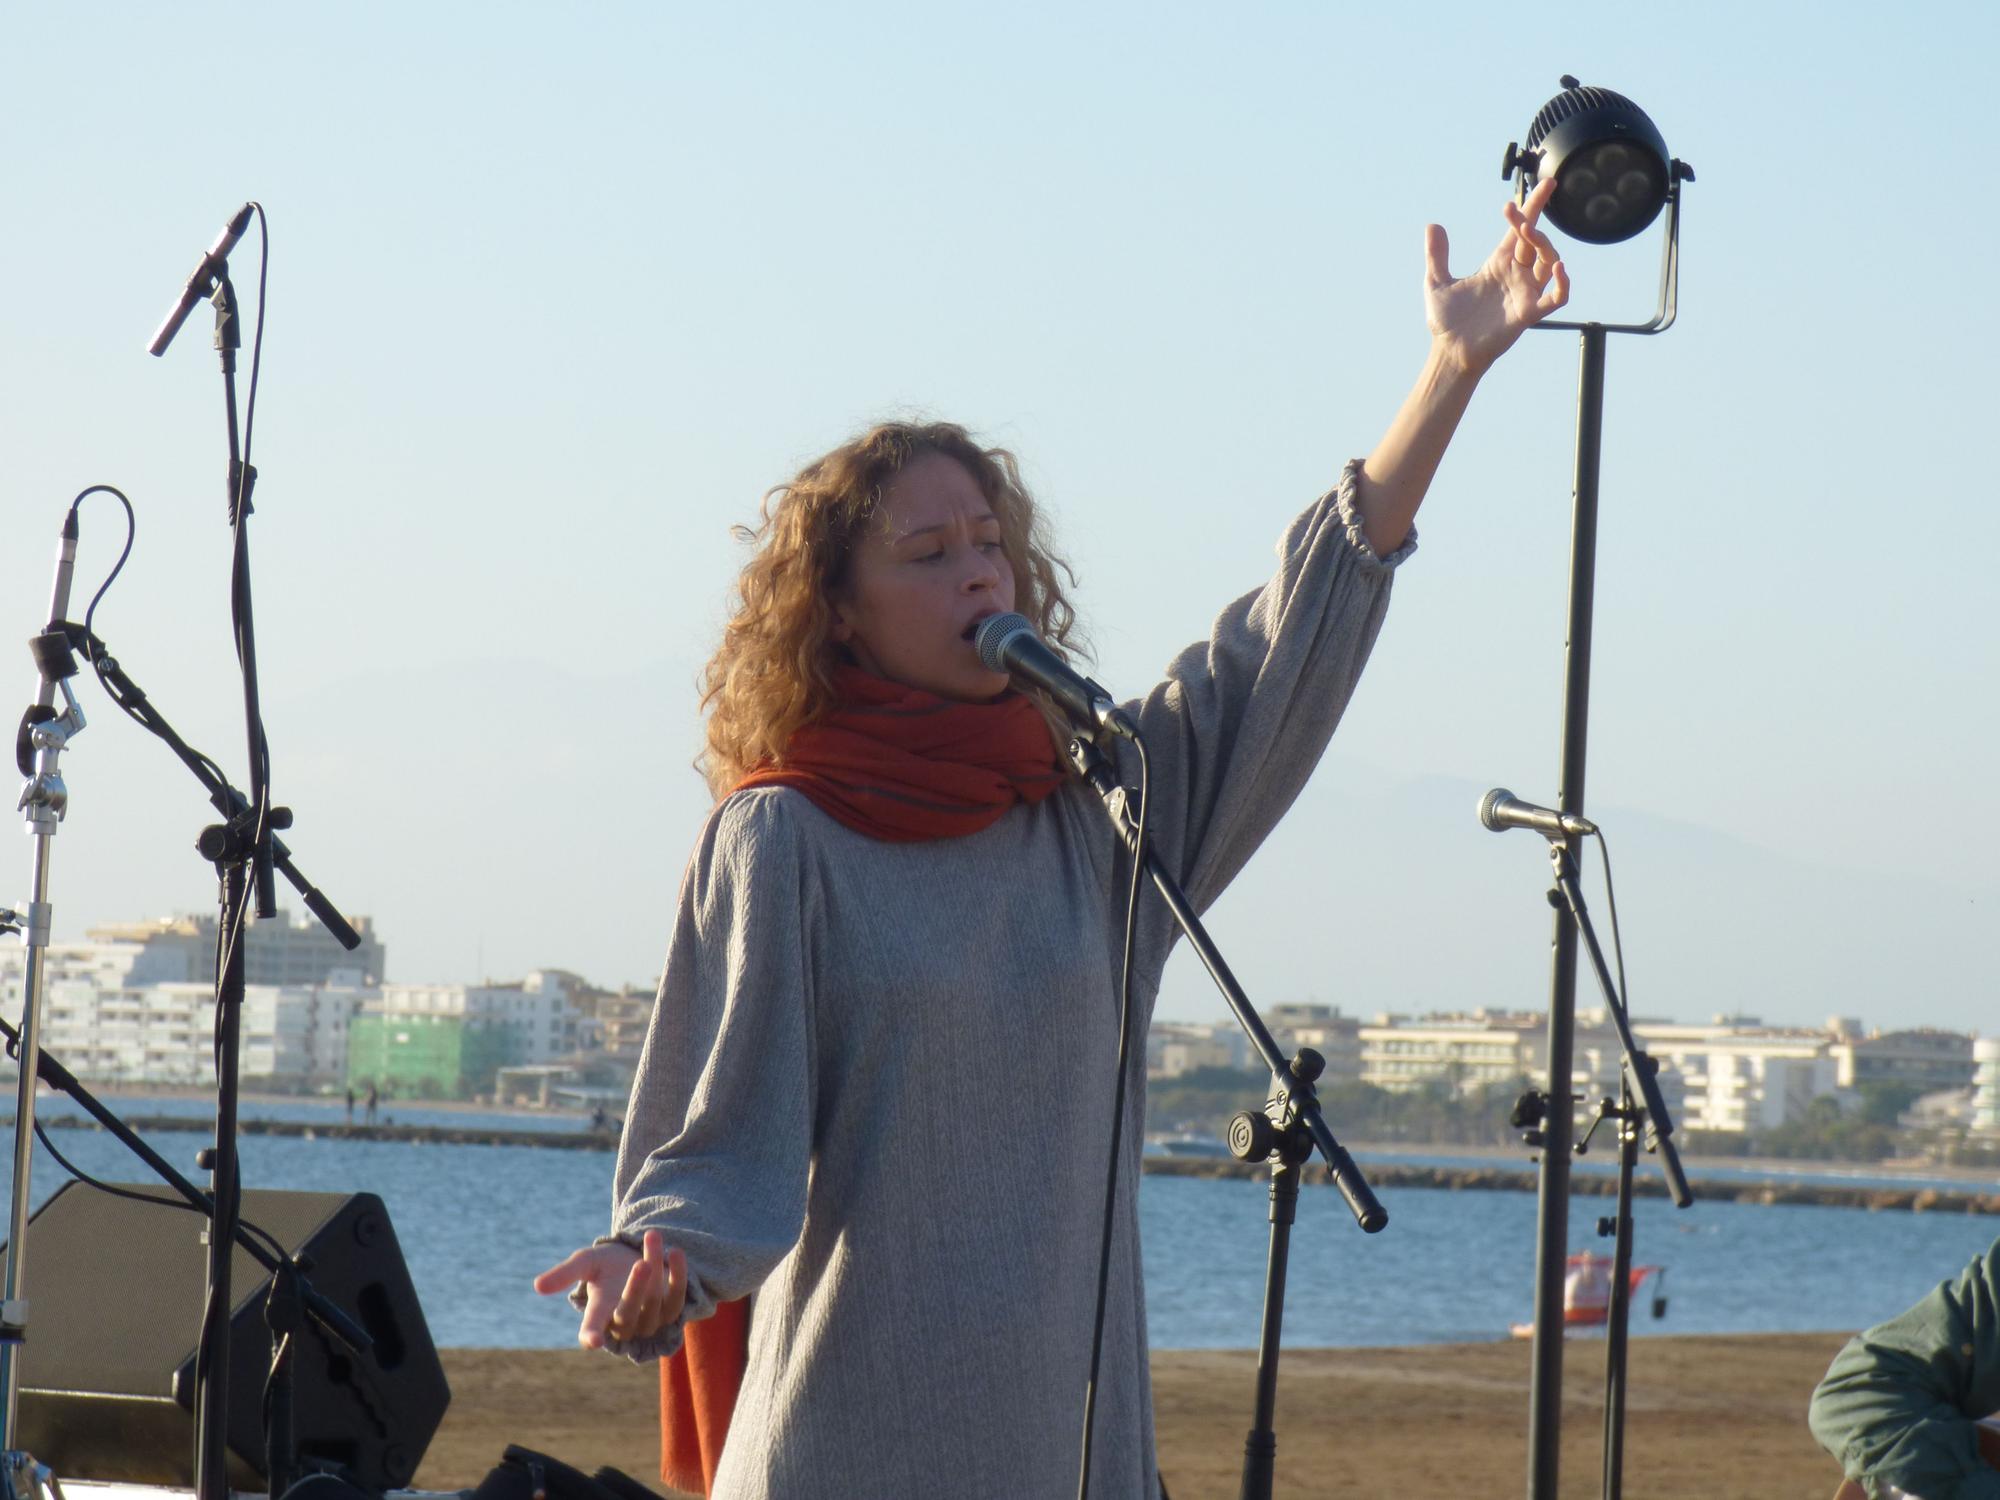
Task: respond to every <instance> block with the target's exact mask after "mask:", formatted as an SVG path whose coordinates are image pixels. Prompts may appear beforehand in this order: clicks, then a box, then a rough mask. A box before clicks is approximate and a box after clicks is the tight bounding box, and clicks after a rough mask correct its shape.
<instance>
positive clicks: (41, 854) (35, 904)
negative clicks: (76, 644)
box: [0, 505, 84, 1500]
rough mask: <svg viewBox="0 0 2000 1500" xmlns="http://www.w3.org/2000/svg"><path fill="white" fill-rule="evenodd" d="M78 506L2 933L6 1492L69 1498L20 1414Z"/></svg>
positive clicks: (37, 642) (69, 733)
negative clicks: (16, 885) (21, 861)
mask: <svg viewBox="0 0 2000 1500" xmlns="http://www.w3.org/2000/svg"><path fill="white" fill-rule="evenodd" d="M76 539H77V521H76V507H75V506H74V505H72V506H71V507H70V512H69V517H68V519H67V520H66V521H65V522H64V525H63V529H62V537H61V540H60V542H59V543H58V546H57V552H56V580H55V590H54V593H53V595H52V596H51V598H50V600H49V621H50V624H49V628H48V629H47V630H46V631H44V632H43V633H42V634H41V635H39V636H37V637H36V638H35V639H34V640H33V641H32V642H31V643H30V649H31V650H32V651H33V653H34V656H35V666H36V671H37V673H38V675H39V677H40V679H41V686H40V688H39V690H38V692H37V695H36V701H35V702H34V703H33V704H31V705H30V706H29V708H28V710H27V712H26V713H25V714H24V715H23V716H22V718H21V729H20V733H19V736H18V737H17V739H16V741H15V747H14V755H15V761H16V763H17V767H18V769H19V770H20V772H21V774H22V775H23V776H25V777H27V778H28V784H27V785H26V786H25V787H24V788H22V791H21V800H20V802H19V804H18V806H19V808H20V810H21V811H22V812H23V813H24V814H25V815H26V817H27V823H28V831H29V833H30V834H31V835H32V836H33V838H34V841H35V852H34V875H33V880H32V884H31V886H30V894H29V897H28V902H27V909H26V910H25V911H24V912H20V913H15V912H11V911H10V912H7V913H5V914H4V916H0V931H10V930H14V929H17V928H18V930H19V931H20V933H21V941H22V942H23V943H24V944H26V945H27V949H28V957H27V962H26V964H25V965H24V969H23V976H22V985H21V1029H20V1032H19V1035H18V1039H17V1043H16V1050H17V1052H18V1055H19V1058H20V1065H21V1075H20V1083H19V1088H18V1090H17V1092H16V1095H15V1104H14V1193H13V1201H12V1204H11V1206H10V1209H9V1213H8V1229H7V1270H6V1278H5V1289H4V1293H0V1421H4V1427H5V1430H4V1432H0V1496H4V1497H5V1500H31V1497H39V1496H40V1495H41V1494H42V1492H43V1490H44V1488H48V1489H52V1490H53V1491H54V1492H55V1495H56V1497H57V1500H61V1497H62V1486H61V1484H60V1483H59V1482H58V1481H57V1480H56V1478H55V1476H54V1475H53V1474H52V1473H50V1471H49V1470H48V1468H47V1467H46V1466H44V1465H42V1464H38V1463H36V1462H35V1460H34V1459H33V1458H32V1457H31V1456H30V1455H29V1454H27V1453H25V1452H23V1451H21V1450H20V1448H19V1447H18V1446H17V1444H18V1428H17V1425H16V1423H17V1420H18V1418H19V1415H20V1411H19V1408H20V1397H21V1353H22V1346H23V1344H25V1343H26V1341H27V1337H28V1299H27V1297H26V1296H25V1295H24V1293H25V1291H26V1289H27V1279H26V1262H27V1246H28V1216H29V1213H30V1202H29V1199H30V1193H29V1175H30V1172H31V1170H32V1168H33V1166H34V1156H35V1088H36V1078H37V1069H36V1063H37V1061H38V1059H39V1057H40V1054H41V1015H42V992H43V990H44V988H45V986H46V981H47V978H48V946H49V931H50V925H51V918H52V915H53V913H52V909H51V906H50V902H49V854H50V845H51V844H52V843H53V842H54V840H55V836H56V830H57V829H58V828H59V827H60V826H61V824H62V820H63V815H64V813H65V812H67V811H68V809H69V789H68V787H66V786H65V785H64V784H63V779H62V773H61V771H60V770H59V769H58V765H59V762H60V761H61V759H62V752H63V750H64V749H65V748H66V747H67V746H68V744H69V742H70V741H71V740H72V739H74V738H75V737H76V736H77V735H78V734H80V733H82V732H83V727H84V720H83V710H82V709H80V708H78V707H77V703H76V698H75V695H73V694H72V693H71V692H70V690H69V679H70V678H71V677H73V676H75V675H76V658H75V657H74V656H73V655H72V654H71V653H70V650H69V643H68V641H67V640H66V639H65V637H64V636H63V635H62V633H61V631H60V629H59V622H60V621H61V620H62V617H63V615H64V614H65V613H67V612H68V610H69V588H70V578H71V575H72V573H73V572H74V570H75V566H76ZM58 691H60V692H61V694H62V699H63V704H64V711H63V712H62V713H60V714H58V713H57V712H56V711H55V707H54V705H55V697H56V693H57V692H58Z"/></svg>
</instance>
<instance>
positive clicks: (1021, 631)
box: [972, 614, 1139, 740]
mask: <svg viewBox="0 0 2000 1500" xmlns="http://www.w3.org/2000/svg"><path fill="white" fill-rule="evenodd" d="M972 640H973V644H974V645H975V646H977V647H978V648H979V660H980V662H981V664H982V665H984V666H985V668H986V670H987V671H989V672H1005V673H1006V674H1007V675H1008V676H1009V677H1012V678H1013V679H1014V680H1015V681H1016V682H1019V683H1021V684H1023V685H1025V686H1027V687H1036V688H1040V689H1041V690H1042V691H1043V692H1045V693H1047V694H1048V695H1049V696H1050V697H1051V698H1053V699H1055V700H1056V702H1057V703H1059V704H1060V705H1062V709H1063V712H1064V713H1066V714H1068V715H1069V716H1070V718H1072V719H1074V720H1075V721H1076V722H1077V723H1078V724H1082V725H1088V726H1089V727H1090V730H1091V732H1092V733H1093V734H1099V733H1102V732H1104V731H1105V730H1109V731H1111V733H1113V734H1117V735H1123V736H1124V737H1125V738H1126V739H1128V740H1136V739H1137V738H1138V737H1139V731H1138V729H1137V728H1136V727H1135V726H1134V725H1133V723H1132V721H1131V720H1130V719H1128V718H1126V717H1125V715H1124V713H1123V712H1121V711H1120V710H1119V707H1118V705H1117V704H1116V703H1114V702H1112V701H1111V694H1110V693H1108V692H1106V691H1105V690H1104V689H1103V688H1102V687H1100V686H1099V685H1098V684H1097V683H1095V682H1092V681H1091V680H1090V679H1089V678H1088V677H1085V676H1084V675H1083V674H1082V673H1081V672H1079V671H1077V670H1076V668H1074V667H1072V666H1071V665H1070V664H1069V663H1068V662H1066V661H1064V660H1063V659H1062V658H1061V657H1060V656H1057V655H1056V654H1055V652H1053V651H1051V650H1050V649H1049V648H1048V645H1047V643H1045V642H1044V641H1043V640H1042V638H1041V637H1040V636H1038V635H1036V634H1035V627H1034V626H1033V625H1031V624H1029V623H1028V620H1027V617H1026V616H1024V615H1017V614H1005V615H993V616H991V617H989V618H988V619H985V620H982V621H980V623H979V629H978V630H977V631H976V632H974V634H973V637H972Z"/></svg>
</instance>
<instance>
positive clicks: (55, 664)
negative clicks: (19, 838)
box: [14, 505, 79, 806]
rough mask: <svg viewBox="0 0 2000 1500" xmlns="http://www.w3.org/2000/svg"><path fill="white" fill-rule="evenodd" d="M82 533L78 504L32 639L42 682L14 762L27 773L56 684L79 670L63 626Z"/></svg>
mask: <svg viewBox="0 0 2000 1500" xmlns="http://www.w3.org/2000/svg"><path fill="white" fill-rule="evenodd" d="M78 532H79V528H78V526H77V520H76V507H75V506H74V505H72V506H71V507H70V508H69V514H68V515H66V516H64V517H63V524H62V535H61V537H60V538H59V539H58V541H57V542H56V581H55V587H54V589H52V590H51V591H50V594H49V625H48V629H46V630H44V631H43V632H42V633H41V634H40V635H37V636H35V637H33V638H32V639H31V640H30V641H29V642H28V651H29V654H30V655H32V656H33V657H34V659H35V673H36V676H37V677H38V678H39V683H38V685H37V687H36V690H35V701H34V703H33V704H32V705H30V706H29V708H28V711H27V712H26V713H24V714H23V715H22V716H21V728H20V732H19V733H18V734H17V735H16V736H15V738H14V765H15V768H16V769H17V770H19V771H20V773H21V774H22V775H23V776H28V777H32V776H33V775H34V774H35V747H34V741H33V739H32V735H33V731H34V727H35V726H36V725H37V724H46V723H47V722H48V721H49V720H50V719H53V718H55V717H56V710H55V702H56V684H57V683H58V682H61V681H62V680H63V679H64V678H65V677H74V676H75V675H76V671H77V667H76V658H75V657H74V656H73V655H71V654H70V648H69V634H68V632H67V631H65V630H64V629H63V616H64V615H66V614H68V613H69V585H70V579H71V578H72V577H74V576H75V574H76V539H77V536H78ZM72 701H73V700H72ZM22 805H23V806H26V803H25V802H24V803H23V804H22Z"/></svg>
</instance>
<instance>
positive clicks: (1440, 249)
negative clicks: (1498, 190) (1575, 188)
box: [1424, 177, 1569, 375]
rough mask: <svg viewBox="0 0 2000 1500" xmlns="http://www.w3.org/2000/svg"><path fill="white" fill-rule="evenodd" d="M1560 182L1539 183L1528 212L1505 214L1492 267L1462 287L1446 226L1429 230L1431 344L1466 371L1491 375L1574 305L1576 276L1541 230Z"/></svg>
mask: <svg viewBox="0 0 2000 1500" xmlns="http://www.w3.org/2000/svg"><path fill="white" fill-rule="evenodd" d="M1555 187H1556V180H1555V179H1554V178H1553V177H1545V178H1543V179H1542V181H1541V182H1539V183H1537V184H1536V186H1535V190H1534V191H1533V192H1532V193H1530V194H1529V195H1528V201H1527V202H1526V203H1524V204H1518V205H1517V204H1515V203H1513V202H1511V201H1510V202H1508V203H1506V204H1505V205H1503V206H1502V208H1501V210H1500V211H1501V213H1502V215H1504V216H1505V218H1506V220H1507V228H1506V231H1505V232H1504V233H1503V234H1502V235H1501V236H1500V243H1499V244H1498V245H1497V246H1495V247H1494V250H1493V253H1492V254H1491V255H1489V256H1487V257H1486V264H1485V265H1483V266H1481V267H1480V268H1479V269H1478V270H1476V271H1474V272H1473V273H1472V274H1471V275H1470V276H1467V277H1466V278H1464V279H1463V280H1462V281H1454V280H1453V279H1452V274H1451V272H1450V270H1449V269H1448V268H1447V262H1448V260H1449V257H1450V254H1451V244H1450V242H1449V241H1448V240H1447V239H1446V238H1445V232H1444V229H1443V227H1442V226H1441V225H1437V224H1432V225H1430V226H1428V227H1427V228H1426V229H1425V230H1424V258H1425V261H1426V265H1425V276H1424V313H1425V317H1426V318H1427V320H1428V321H1429V323H1430V329H1431V337H1432V339H1433V341H1434V342H1435V343H1436V345H1437V346H1438V350H1439V352H1440V353H1442V354H1444V355H1445V356H1446V357H1447V358H1448V359H1450V360H1451V361H1452V362H1453V363H1454V364H1455V365H1457V366H1458V368H1460V369H1461V370H1464V371H1466V372H1468V373H1470V374H1473V375H1479V374H1483V373H1484V372H1485V370H1486V368H1487V366H1489V365H1491V364H1492V363H1493V361H1494V360H1496V359H1498V358H1499V357H1500V356H1501V355H1503V354H1505V353H1506V352H1507V350H1508V349H1509V348H1511V347H1512V346H1513V343H1514V340H1516V339H1517V338H1519V337H1520V336H1521V333H1522V330H1524V329H1527V328H1532V327H1533V326H1534V325H1535V324H1537V323H1539V322H1541V321H1542V319H1543V318H1546V317H1547V316H1548V315H1549V314H1550V313H1552V312H1554V311H1555V310H1556V309H1557V308H1559V307H1561V306H1562V305H1563V304H1564V303H1565V302H1567V301H1569V272H1568V271H1567V270H1565V269H1564V267H1563V263H1562V258H1561V257H1560V256H1558V255H1557V254H1556V249H1555V246H1554V245H1552V244H1550V243H1549V237H1548V235H1547V234H1545V233H1544V232H1543V231H1542V230H1541V229H1540V228H1539V227H1537V225H1538V221H1539V220H1540V219H1541V216H1542V209H1543V208H1544V207H1545V206H1546V205H1547V204H1548V201H1549V197H1550V195H1551V194H1553V193H1554V192H1555Z"/></svg>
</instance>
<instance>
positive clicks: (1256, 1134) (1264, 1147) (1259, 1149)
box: [1229, 1109, 1278, 1161]
mask: <svg viewBox="0 0 2000 1500" xmlns="http://www.w3.org/2000/svg"><path fill="white" fill-rule="evenodd" d="M1277 1139H1278V1132H1277V1128H1276V1127H1275V1126H1273V1125H1272V1124H1271V1119H1270V1116H1268V1115H1266V1114H1263V1113H1261V1112H1259V1111H1257V1110H1250V1109H1245V1110H1240V1111H1238V1112H1237V1114H1236V1116H1235V1118H1234V1119H1232V1120H1231V1121H1230V1122H1229V1154H1230V1155H1231V1156H1233V1157H1235V1158H1236V1159H1237V1160H1238V1161H1262V1160H1264V1158H1265V1157H1267V1156H1269V1155H1270V1154H1271V1147H1272V1146H1273V1145H1275V1144H1276V1143H1277Z"/></svg>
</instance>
